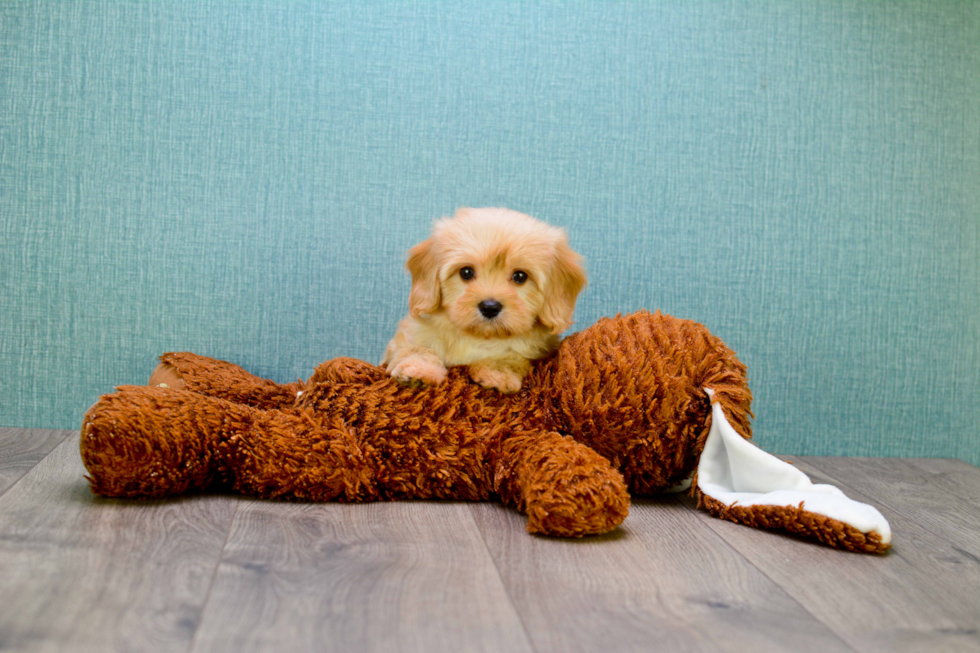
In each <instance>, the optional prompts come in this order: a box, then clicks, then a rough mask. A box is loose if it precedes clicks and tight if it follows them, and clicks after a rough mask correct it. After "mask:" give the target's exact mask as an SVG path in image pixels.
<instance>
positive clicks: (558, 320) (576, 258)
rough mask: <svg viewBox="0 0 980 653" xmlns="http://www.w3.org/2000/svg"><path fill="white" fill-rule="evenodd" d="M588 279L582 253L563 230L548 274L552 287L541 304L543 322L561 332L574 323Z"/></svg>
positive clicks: (552, 329)
mask: <svg viewBox="0 0 980 653" xmlns="http://www.w3.org/2000/svg"><path fill="white" fill-rule="evenodd" d="M586 283H588V278H587V277H586V274H585V269H584V268H583V267H582V257H581V256H580V255H579V254H578V253H577V252H576V251H575V250H573V249H572V248H571V247H570V246H569V244H568V238H567V237H566V236H565V235H564V233H563V234H562V238H561V240H560V241H559V242H558V244H557V247H556V249H555V260H554V263H553V265H552V268H551V272H550V274H549V275H548V289H547V292H546V293H545V294H546V297H545V301H544V306H543V307H542V308H541V313H540V316H539V317H540V318H541V323H542V324H544V325H545V326H546V327H548V328H550V329H551V332H552V333H555V334H558V333H561V332H562V331H564V330H565V329H567V328H568V327H570V326H571V325H572V314H573V313H574V312H575V300H576V299H577V298H578V294H579V293H580V292H582V288H584V287H585V284H586Z"/></svg>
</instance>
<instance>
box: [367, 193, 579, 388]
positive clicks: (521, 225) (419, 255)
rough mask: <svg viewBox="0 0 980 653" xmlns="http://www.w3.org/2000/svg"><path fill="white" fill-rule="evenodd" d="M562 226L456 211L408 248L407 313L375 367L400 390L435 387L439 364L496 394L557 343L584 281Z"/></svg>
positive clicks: (500, 213) (517, 384)
mask: <svg viewBox="0 0 980 653" xmlns="http://www.w3.org/2000/svg"><path fill="white" fill-rule="evenodd" d="M581 260H582V257H581V256H579V255H578V254H577V253H575V252H574V251H573V250H572V248H571V247H569V245H568V237H567V236H566V235H565V232H564V230H562V229H559V228H556V227H551V226H549V225H547V224H545V223H543V222H540V221H538V220H535V219H534V218H532V217H530V216H528V215H524V214H523V213H518V212H517V211H511V210H508V209H494V208H487V209H469V208H463V209H459V210H458V211H457V212H456V215H455V216H453V217H452V218H448V219H442V220H439V221H437V222H436V224H435V227H434V229H433V231H432V236H431V237H430V238H429V239H428V240H425V241H423V242H421V243H419V244H418V245H416V246H415V247H413V248H412V249H411V250H409V252H408V263H407V267H408V270H409V272H410V273H411V275H412V290H411V292H410V294H409V298H408V306H409V314H408V316H407V317H405V319H403V320H402V321H401V323H400V324H399V326H398V332H397V333H396V334H395V337H394V338H392V339H391V342H389V343H388V347H387V349H386V350H385V355H384V360H383V361H382V364H383V365H386V366H387V370H388V372H389V373H390V374H391V376H393V377H395V378H396V379H398V381H399V382H401V383H404V384H407V385H439V384H440V383H442V382H443V381H444V380H445V379H446V367H448V366H452V365H467V366H469V375H470V378H471V379H472V380H473V381H475V382H476V383H478V384H480V385H481V386H483V387H484V388H495V389H497V390H499V391H501V392H504V393H514V392H517V391H518V390H520V388H521V382H522V381H523V380H524V375H525V374H527V372H528V370H529V369H530V367H531V363H530V361H532V360H536V359H539V358H543V357H545V356H547V355H548V354H550V353H551V352H552V351H554V350H555V348H557V347H558V343H559V342H560V338H559V337H558V334H560V333H561V332H562V331H564V330H565V329H567V328H568V327H569V326H570V325H571V324H572V313H573V311H574V310H575V299H576V297H578V294H579V292H580V291H581V290H582V288H583V286H585V284H586V276H585V270H583V268H582V265H581Z"/></svg>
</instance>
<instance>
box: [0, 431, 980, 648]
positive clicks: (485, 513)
mask: <svg viewBox="0 0 980 653" xmlns="http://www.w3.org/2000/svg"><path fill="white" fill-rule="evenodd" d="M789 459H790V460H792V461H793V462H794V463H796V464H797V465H798V466H799V467H800V468H802V469H803V470H804V471H806V472H807V473H808V474H810V476H811V478H813V479H814V480H815V481H818V480H819V481H822V482H829V483H833V484H835V485H837V486H839V487H841V488H842V489H843V490H844V491H845V492H846V493H847V494H848V495H850V496H851V497H853V498H855V499H858V500H860V501H865V502H869V503H872V504H874V505H876V506H877V507H878V508H879V509H880V510H881V512H882V513H883V514H884V515H885V516H886V517H887V518H888V519H889V521H890V522H891V526H892V529H893V531H894V548H893V549H892V551H891V552H889V553H888V554H887V555H885V556H868V555H857V554H852V553H845V552H840V551H835V550H832V549H828V548H825V547H822V546H819V545H815V544H811V543H809V542H804V541H802V540H799V539H796V538H793V537H789V536H785V535H780V534H775V533H771V532H763V531H757V530H754V529H750V528H746V527H743V526H737V525H735V524H730V523H728V522H723V521H719V520H716V519H712V518H711V517H710V516H708V515H707V514H706V513H704V512H702V511H699V510H697V509H696V507H695V506H694V505H693V504H692V503H691V501H690V500H689V499H687V498H686V497H677V496H665V497H662V498H655V499H636V500H635V501H634V503H633V507H632V509H631V512H630V516H629V518H628V519H627V520H626V522H625V524H624V525H623V526H622V527H621V528H620V529H618V530H617V531H615V532H613V533H611V534H609V535H606V536H603V537H595V538H589V539H584V540H578V541H569V540H557V539H548V538H542V537H534V536H531V535H528V534H527V533H526V532H525V530H524V518H523V517H522V516H521V515H519V514H517V513H515V512H513V511H511V510H508V509H505V508H502V507H501V506H499V505H496V504H492V503H481V504H468V503H452V502H404V503H383V504H363V505H343V504H297V503H275V502H270V501H257V500H252V499H248V498H244V497H237V496H223V495H206V496H190V497H179V498H174V499H170V500H161V501H147V502H137V501H120V500H108V499H102V498H99V497H95V496H93V495H92V494H91V493H90V492H89V489H88V485H87V483H86V481H85V480H84V478H83V474H84V469H83V467H82V464H81V461H80V459H79V455H78V434H77V432H75V431H45V430H37V429H33V430H31V429H0V650H3V651H7V650H11V651H20V650H24V651H71V652H74V651H235V652H245V651H275V652H277V653H287V652H292V651H344V652H353V651H425V652H427V653H441V652H447V653H449V652H453V653H455V652H457V651H503V652H512V651H513V652H521V651H536V652H539V653H544V652H546V651H555V652H565V651H601V652H603V653H612V652H615V651H670V652H672V653H673V652H676V651H753V652H756V651H980V470H978V469H977V468H976V467H972V466H970V465H967V464H966V463H963V462H959V461H955V460H940V459H895V458H892V459H868V458H793V457H789Z"/></svg>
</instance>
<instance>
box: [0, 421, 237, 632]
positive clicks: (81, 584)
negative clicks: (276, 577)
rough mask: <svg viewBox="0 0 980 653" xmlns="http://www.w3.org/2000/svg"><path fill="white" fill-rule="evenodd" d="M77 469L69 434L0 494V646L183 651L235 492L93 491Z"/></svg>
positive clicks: (217, 554) (217, 555)
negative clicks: (112, 495)
mask: <svg viewBox="0 0 980 653" xmlns="http://www.w3.org/2000/svg"><path fill="white" fill-rule="evenodd" d="M83 472H84V468H83V466H82V463H81V458H80V456H79V453H78V437H77V435H76V436H72V437H69V438H68V439H66V440H65V441H64V442H62V444H61V445H59V446H58V447H57V448H55V449H54V451H52V452H51V454H50V455H48V456H47V457H46V458H45V459H44V460H42V461H41V462H40V463H38V464H37V465H36V466H35V467H34V468H33V469H32V470H31V471H29V472H28V473H27V474H25V475H24V477H23V478H22V479H21V480H20V481H19V482H18V483H17V484H16V485H15V486H14V487H12V488H11V489H10V490H9V491H8V492H7V493H6V494H4V495H3V496H2V497H0V579H2V581H0V605H2V606H3V609H2V610H0V648H3V649H4V650H52V651H53V650H61V651H73V652H74V651H106V650H148V651H150V650H152V651H186V650H187V648H188V646H189V644H190V642H191V637H192V635H193V633H194V630H195V628H196V626H197V623H198V619H199V617H200V611H201V609H202V606H203V604H204V601H205V598H206V596H207V591H208V588H209V586H210V583H211V580H212V578H213V575H214V571H215V569H216V567H217V563H218V559H219V558H220V553H221V548H222V545H223V543H224V539H225V535H226V533H227V530H228V527H229V526H230V524H231V521H232V518H233V516H234V508H235V500H233V499H230V498H228V497H221V496H211V497H186V498H179V499H173V500H166V501H147V502H135V501H120V500H109V499H101V498H98V497H95V496H93V495H92V494H91V492H90V491H89V489H88V484H87V482H86V481H85V480H84V479H83V477H82V474H83Z"/></svg>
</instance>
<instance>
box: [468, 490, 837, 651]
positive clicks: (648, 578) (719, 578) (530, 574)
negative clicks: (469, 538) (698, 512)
mask: <svg viewBox="0 0 980 653" xmlns="http://www.w3.org/2000/svg"><path fill="white" fill-rule="evenodd" d="M471 509H472V511H473V514H474V517H475V518H476V521H477V524H478V525H479V526H480V530H481V532H482V533H483V537H484V538H485V539H486V542H487V546H488V548H489V550H490V553H491V555H492V556H493V557H494V560H495V561H496V564H497V568H498V569H499V570H500V574H501V577H502V578H503V581H504V584H505V585H506V587H507V591H508V593H509V594H510V597H511V600H512V601H513V602H514V604H515V605H516V606H517V609H518V610H519V612H520V614H521V616H522V618H523V620H524V623H525V625H526V627H527V632H528V634H529V637H530V638H531V640H532V643H533V644H534V648H535V650H536V651H538V652H539V653H545V652H549V651H561V652H572V651H597V650H608V651H617V652H618V651H651V650H664V651H668V650H697V651H747V650H751V651H790V650H792V651H850V650H852V649H851V648H849V647H848V646H846V645H845V644H844V643H843V642H842V641H841V640H840V639H839V638H838V637H837V636H836V635H834V634H833V633H832V632H830V631H829V630H828V629H827V628H826V627H825V626H823V625H822V624H821V623H819V621H817V620H816V619H815V618H814V617H813V616H812V615H810V614H809V613H808V612H807V611H806V610H804V609H803V608H801V607H800V605H799V604H798V603H797V602H795V601H794V600H793V599H792V598H790V597H789V596H788V595H787V594H786V593H785V592H783V591H782V590H781V589H780V588H779V587H777V586H776V585H775V584H774V583H772V582H771V581H770V580H769V579H768V578H766V577H765V576H764V575H763V574H762V573H760V572H759V570H758V569H756V568H755V567H753V566H752V565H750V564H749V563H748V562H746V560H745V559H744V558H742V556H740V555H738V554H737V553H736V552H734V551H733V550H732V549H731V548H730V547H729V546H728V545H727V544H726V543H725V542H724V541H723V540H722V539H720V538H719V537H717V536H716V535H714V534H713V533H712V532H711V531H710V529H708V528H706V527H705V526H704V524H703V523H701V521H700V520H699V519H698V518H697V516H695V515H694V514H693V513H691V512H690V511H689V510H687V509H686V508H685V507H684V506H682V505H680V504H679V503H678V502H677V501H676V500H675V499H673V498H671V497H664V498H661V499H635V500H634V502H633V506H632V508H631V511H630V515H629V517H628V518H627V520H626V522H625V523H624V525H623V526H622V527H620V528H619V529H617V530H616V531H614V532H612V533H610V534H607V535H604V536H601V537H593V538H586V539H582V540H562V539H552V538H546V537H536V536H532V535H529V534H528V533H527V532H526V531H525V518H524V517H523V516H521V515H519V514H517V513H516V512H515V511H513V510H509V509H506V508H503V507H502V506H500V505H497V504H475V505H473V506H472V508H471Z"/></svg>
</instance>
